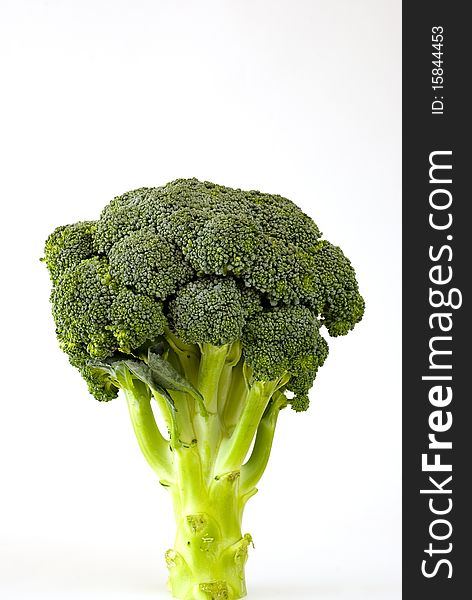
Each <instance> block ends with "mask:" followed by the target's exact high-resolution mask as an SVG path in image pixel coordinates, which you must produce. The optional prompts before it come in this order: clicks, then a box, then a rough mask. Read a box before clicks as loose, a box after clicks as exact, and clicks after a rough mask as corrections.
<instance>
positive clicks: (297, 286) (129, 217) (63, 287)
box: [43, 179, 364, 600]
mask: <svg viewBox="0 0 472 600" xmlns="http://www.w3.org/2000/svg"><path fill="white" fill-rule="evenodd" d="M321 237H322V236H321V233H320V231H319V229H318V227H317V225H316V224H315V223H314V222H313V221H312V219H311V218H310V217H309V216H307V215H306V214H304V213H303V212H302V211H301V210H300V209H299V208H298V207H297V206H296V205H295V204H294V203H293V202H292V201H290V200H288V199H287V198H283V197H281V196H277V195H272V194H265V193H261V192H257V191H243V190H240V189H231V188H228V187H224V186H221V185H216V184H214V183H210V182H207V181H204V182H201V181H198V180H197V179H178V180H176V181H173V182H170V183H168V184H167V185H165V186H162V187H159V188H140V189H137V190H133V191H130V192H127V193H126V194H123V195H122V196H118V197H116V198H114V199H113V200H112V201H111V202H110V203H109V204H108V205H107V206H106V207H105V208H104V210H103V211H102V213H101V216H100V218H99V219H98V220H97V221H83V222H79V223H76V224H74V225H66V226H63V227H58V228H57V229H55V230H54V232H53V233H52V234H51V235H50V236H49V237H48V239H47V241H46V245H45V250H44V258H43V260H44V262H45V263H46V265H47V267H48V269H49V273H50V277H51V280H52V284H53V289H52V293H51V303H52V313H53V316H54V320H55V323H56V331H57V337H58V340H59V344H60V346H61V348H62V349H63V350H64V351H65V352H66V353H67V355H68V357H69V360H70V362H71V364H72V365H73V366H74V367H76V368H77V369H78V371H79V372H80V374H81V375H82V377H83V379H84V380H85V382H86V384H87V386H88V389H89V391H90V393H91V394H92V395H93V396H94V397H95V398H96V399H97V400H99V401H104V402H106V401H109V400H112V399H114V398H116V397H117V396H118V393H119V391H120V390H121V391H122V393H123V394H124V396H125V398H126V401H127V404H128V409H129V414H130V417H131V422H132V425H133V428H134V432H135V434H136V438H137V440H138V443H139V445H140V448H141V450H142V452H143V454H144V456H145V458H146V459H147V461H148V462H149V464H150V466H151V467H152V468H153V470H154V471H155V472H156V474H157V475H158V477H159V480H160V481H161V483H162V485H163V486H164V487H165V488H166V489H167V490H169V491H170V492H171V494H172V498H173V500H174V504H175V513H176V517H177V528H178V532H177V538H176V543H175V548H174V549H173V550H169V551H168V552H167V554H166V560H167V565H168V567H169V574H170V577H169V585H170V589H171V590H172V593H173V595H174V596H176V597H178V598H194V597H199V598H200V597H203V596H202V595H205V594H206V595H208V594H210V595H212V594H213V595H212V597H213V596H214V597H215V598H216V597H217V596H218V598H220V597H221V598H223V597H224V598H227V599H230V600H231V599H236V598H241V597H242V596H244V594H245V580H244V564H245V562H246V559H247V549H248V546H249V545H250V542H251V536H250V535H249V534H246V535H242V533H241V519H242V512H243V509H244V506H245V503H246V501H247V500H248V498H249V497H250V496H251V495H253V494H254V493H255V492H256V491H257V488H256V486H257V484H258V482H259V480H260V478H261V477H262V474H263V473H264V470H265V468H266V465H267V461H268V459H269V454H270V449H271V446H272V441H273V437H274V432H275V427H276V423H277V419H278V415H279V413H280V411H281V410H282V409H283V408H284V407H286V406H288V405H290V406H291V407H292V409H293V410H295V411H296V412H302V411H305V410H307V408H308V406H309V391H310V389H311V387H312V385H313V382H314V380H315V377H316V375H317V372H318V369H319V368H320V367H321V366H323V364H324V362H325V360H326V358H327V356H328V344H327V342H326V340H325V339H324V337H323V334H325V335H326V334H329V335H331V336H339V335H345V334H347V333H348V332H349V331H350V330H351V329H352V328H353V327H354V326H355V324H356V323H357V322H359V321H360V320H361V318H362V316H363V313H364V300H363V298H362V296H361V295H360V293H359V288H358V284H357V281H356V276H355V273H354V270H353V268H352V265H351V263H350V262H349V260H348V259H347V258H346V257H345V255H344V254H343V252H342V251H341V249H340V248H338V247H337V246H333V245H332V244H330V243H329V242H328V241H326V240H324V239H321ZM151 400H152V402H155V403H156V408H155V409H154V410H157V409H158V410H159V411H160V412H161V415H162V417H163V422H164V423H165V431H163V430H161V429H160V427H159V426H158V425H157V422H156V420H155V417H154V412H153V409H152V405H151Z"/></svg>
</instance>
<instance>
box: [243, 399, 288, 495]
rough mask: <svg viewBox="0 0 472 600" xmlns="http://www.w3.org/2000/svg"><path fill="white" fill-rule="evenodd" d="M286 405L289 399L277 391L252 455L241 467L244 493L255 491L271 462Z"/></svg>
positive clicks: (258, 430) (258, 434)
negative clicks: (278, 425) (278, 421)
mask: <svg viewBox="0 0 472 600" xmlns="http://www.w3.org/2000/svg"><path fill="white" fill-rule="evenodd" d="M286 406H287V399H286V398H285V396H284V395H283V394H282V393H280V392H276V393H275V394H274V398H273V399H272V401H271V402H270V404H269V406H268V408H267V410H266V413H265V414H264V416H263V417H262V419H261V422H260V424H259V427H258V428H257V434H256V439H255V442H254V448H253V449H252V452H251V456H250V457H249V459H248V461H247V462H246V463H245V464H244V465H243V466H242V467H241V493H242V494H243V495H245V494H248V493H251V492H252V491H253V490H254V493H255V487H256V485H257V484H258V483H259V481H260V479H261V477H262V475H263V474H264V471H265V469H266V467H267V463H268V462H269V457H270V452H271V450H272V442H273V441H274V433H275V427H276V425H277V419H278V416H279V413H280V411H281V410H282V408H285V407H286Z"/></svg>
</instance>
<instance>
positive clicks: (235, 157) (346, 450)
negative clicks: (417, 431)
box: [0, 0, 401, 600]
mask: <svg viewBox="0 0 472 600" xmlns="http://www.w3.org/2000/svg"><path fill="white" fill-rule="evenodd" d="M0 51H1V56H2V65H1V67H0V68H1V82H2V92H1V98H0V102H1V105H2V107H1V112H0V118H1V134H0V136H1V140H0V144H1V149H0V152H1V156H0V170H1V188H0V189H1V194H2V209H1V210H2V212H1V214H2V218H1V223H2V226H1V236H0V237H1V239H0V242H1V257H2V278H1V282H2V283H1V299H2V316H3V318H2V320H1V333H2V342H1V352H2V357H1V365H2V384H1V417H0V493H1V496H0V597H2V598H6V599H14V600H16V599H19V598H22V599H27V598H39V599H43V598H44V599H45V598H51V599H53V598H57V599H59V598H60V599H61V600H69V599H82V598H87V599H89V600H95V599H97V600H99V599H111V598H113V599H115V598H116V599H123V598H126V599H128V600H131V599H133V600H141V599H143V600H144V599H147V598H149V599H151V598H154V599H156V600H157V599H159V598H166V597H167V595H166V594H167V592H166V591H165V583H164V582H165V578H166V572H165V566H164V561H163V553H164V551H165V549H166V548H168V547H171V546H172V542H173V523H172V512H171V505H170V499H169V498H168V497H167V496H166V493H165V491H164V490H163V489H162V488H161V487H160V486H159V485H158V484H157V482H156V481H155V479H154V477H153V474H152V472H151V470H150V469H149V468H148V466H147V465H146V463H145V461H144V459H143V458H142V457H141V455H140V453H139V450H138V447H137V444H136V442H135V440H134V438H133V434H132V431H131V426H130V423H129V422H128V416H127V412H126V408H125V405H124V403H123V400H122V399H118V400H116V401H114V402H112V403H108V404H99V403H97V402H95V401H94V400H93V399H92V398H91V397H90V396H88V395H87V392H86V389H85V385H84V384H83V383H82V381H81V379H80V377H79V375H78V374H77V372H75V371H74V370H73V369H72V368H71V367H70V366H69V365H68V362H67V358H66V357H65V355H63V354H61V352H60V351H59V349H58V348H57V344H56V341H55V339H54V326H53V322H52V318H51V316H50V308H49V303H48V295H49V287H50V285H49V280H48V276H47V273H46V270H45V268H44V266H43V265H42V264H41V263H40V262H39V261H38V259H39V257H40V256H41V254H42V246H43V242H44V239H45V238H46V236H47V235H48V234H49V233H50V231H51V230H52V229H53V228H54V227H55V226H57V225H60V224H65V223H69V222H75V221H78V220H85V219H94V218H97V217H98V215H99V212H100V210H101V209H102V207H103V206H104V205H105V203H106V202H108V201H109V200H110V199H111V198H112V197H113V196H115V195H118V194H120V193H123V192H124V191H127V190H129V189H133V188H136V187H141V186H157V185H161V184H164V183H166V182H167V181H169V180H172V179H174V178H177V177H191V176H195V177H198V178H200V179H208V180H212V181H215V182H217V183H222V184H225V185H229V186H234V187H242V188H247V189H254V188H255V189H261V190H263V191H266V192H274V193H279V194H282V195H285V196H288V197H289V198H291V199H292V200H294V201H295V202H296V203H297V204H299V205H300V206H301V207H302V208H303V209H304V210H305V211H306V212H308V213H309V214H310V215H311V216H313V217H314V219H315V221H316V222H317V223H318V225H319V226H320V228H321V229H322V231H323V232H324V233H325V235H326V237H327V238H328V239H329V240H330V241H332V242H334V243H337V244H340V245H341V246H342V247H343V249H344V250H345V252H346V254H347V255H348V256H349V257H350V258H351V260H352V262H353V264H354V265H355V267H356V270H357V273H358V279H359V282H360V286H361V291H362V292H363V293H364V295H365V297H366V299H367V312H366V316H365V319H364V321H363V322H362V323H361V324H360V325H358V327H357V328H356V329H355V331H354V332H353V333H351V334H350V335H349V336H347V337H346V338H340V339H336V340H332V342H331V354H330V357H329V359H328V360H327V363H326V365H325V366H324V368H323V369H322V371H321V372H320V374H319V377H318V380H317V382H316V384H315V386H314V388H313V390H312V394H311V397H312V406H311V408H310V410H309V412H307V413H305V414H295V413H294V412H293V411H289V410H287V411H285V412H284V413H282V415H281V420H280V427H279V429H278V432H277V434H278V435H277V440H276V443H275V448H274V451H273V455H272V458H271V463H270V466H269V468H268V471H267V473H266V475H265V476H264V478H263V480H262V482H261V485H260V492H259V494H258V495H257V496H256V497H255V498H254V499H252V500H251V501H250V503H249V506H248V509H247V513H246V518H245V527H244V530H245V531H250V532H251V533H252V535H253V537H254V540H255V544H256V548H255V550H253V551H251V553H250V559H249V562H248V566H247V575H248V582H249V593H250V598H251V599H252V600H262V599H284V600H290V599H296V598H303V599H310V600H314V599H319V600H325V599H326V600H328V599H338V600H339V599H342V600H361V599H362V600H367V599H370V598H372V599H375V600H382V599H387V598H388V599H389V600H393V599H395V600H396V599H398V598H400V595H401V594H400V492H401V487H400V486H401V480H400V375H401V373H400V316H401V315H400V243H401V231H400V166H401V165H400V93H401V89H400V2H397V1H394V0H391V1H388V0H333V1H331V2H327V1H326V0H314V1H311V2H310V1H301V0H299V1H296V0H275V1H274V0H256V1H254V0H252V1H249V0H243V1H236V0H235V1H230V0H220V1H216V0H214V1H209V0H199V1H190V0H188V1H185V0H175V1H170V0H113V1H112V0H108V1H107V0H81V1H80V2H78V1H72V0H71V1H67V0H64V1H59V0H48V1H38V0H30V1H27V0H11V1H8V0H2V2H1V8H0Z"/></svg>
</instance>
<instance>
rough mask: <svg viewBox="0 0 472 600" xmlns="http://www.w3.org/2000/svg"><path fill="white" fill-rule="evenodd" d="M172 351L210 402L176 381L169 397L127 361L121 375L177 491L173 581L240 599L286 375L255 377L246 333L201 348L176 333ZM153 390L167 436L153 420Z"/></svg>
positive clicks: (142, 429)
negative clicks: (245, 523) (252, 512)
mask: <svg viewBox="0 0 472 600" xmlns="http://www.w3.org/2000/svg"><path fill="white" fill-rule="evenodd" d="M168 356H169V358H168V360H169V359H170V360H172V361H173V363H174V367H176V368H177V367H178V363H179V364H180V365H181V367H182V370H183V371H184V373H186V374H189V375H190V376H192V378H193V379H194V381H195V383H196V386H197V388H198V391H199V392H200V394H201V395H202V397H203V399H204V404H205V409H206V410H204V411H202V410H200V409H199V406H198V405H197V404H198V403H197V402H196V401H195V398H193V397H192V395H190V394H189V393H187V392H183V391H178V390H175V389H171V390H169V394H170V395H171V396H172V399H173V401H174V405H172V404H171V403H170V402H169V398H168V397H167V398H166V397H165V396H164V395H162V394H160V393H159V392H157V391H156V390H155V389H150V387H148V385H149V384H148V383H147V382H146V383H143V382H142V381H141V380H137V379H133V377H132V375H131V374H130V373H128V372H127V371H125V372H124V374H121V375H122V376H121V379H120V382H121V385H122V386H123V388H124V390H125V395H126V399H127V402H128V407H129V411H130V415H131V420H132V423H133V428H134V431H135V434H136V437H137V439H138V443H139V446H140V448H141V450H142V452H143V454H144V456H145V458H146V460H147V461H148V462H149V464H150V465H151V467H152V468H153V469H154V471H155V472H156V473H157V474H158V476H159V478H160V479H161V483H162V484H163V485H164V486H165V487H166V488H167V489H168V491H169V492H170V494H171V496H172V500H173V505H174V514H175V519H176V525H177V535H176V539H175V545H174V548H173V549H172V550H168V551H167V553H166V561H167V566H168V568H169V588H170V590H171V591H172V594H173V595H174V596H175V597H176V598H180V599H181V600H200V599H201V600H211V599H229V600H236V599H238V598H242V597H244V596H245V595H246V584H245V575H244V567H245V563H246V560H247V550H248V546H249V545H250V543H251V541H252V538H251V536H250V535H249V534H245V535H243V534H242V531H241V522H242V516H243V511H244V507H245V505H246V502H247V500H248V499H249V498H250V497H251V496H252V495H253V494H254V493H255V492H256V491H257V490H256V487H255V486H256V484H257V483H258V481H259V480H260V478H261V477H262V474H263V473H264V470H265V468H266V466H267V462H268V460H269V454H270V451H271V447H272V441H273V437H274V431H275V427H276V423H277V417H278V414H279V412H280V410H281V409H282V408H283V407H284V406H286V404H287V401H286V398H285V396H284V395H283V393H281V392H280V391H278V390H279V389H280V388H281V387H283V386H284V385H285V383H286V381H287V377H285V376H283V377H281V378H279V379H277V380H275V381H254V380H253V378H252V371H251V370H250V369H248V368H247V367H246V366H245V364H244V360H243V359H242V358H241V346H240V344H239V343H238V344H228V345H226V346H221V347H216V346H212V345H210V344H201V345H200V348H199V354H198V355H197V354H196V352H195V351H194V348H184V347H183V346H180V347H179V346H178V345H177V342H176V340H172V350H171V351H170V353H169V355H168ZM125 375H127V376H126V377H125ZM151 385H152V384H151ZM152 397H154V398H155V399H156V401H157V404H158V407H159V408H160V410H161V411H162V413H163V416H164V420H165V422H166V425H167V427H168V429H169V433H170V440H166V439H165V438H164V436H163V435H162V434H161V432H160V431H159V428H158V427H157V425H156V422H155V419H154V415H153V412H152V409H151V404H150V401H151V398H152ZM254 438H255V439H254ZM253 440H254V447H253V449H252V452H251V454H250V457H249V458H248V460H247V462H246V463H245V464H243V463H244V461H245V459H246V456H247V454H248V452H249V449H250V447H251V444H252V442H253Z"/></svg>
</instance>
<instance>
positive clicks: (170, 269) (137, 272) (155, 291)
mask: <svg viewBox="0 0 472 600" xmlns="http://www.w3.org/2000/svg"><path fill="white" fill-rule="evenodd" d="M108 257H109V260H110V273H111V275H112V277H113V278H114V279H116V281H117V282H118V283H119V284H121V285H123V286H128V287H131V288H132V289H134V290H136V291H137V292H139V293H140V294H147V295H148V296H156V297H157V298H162V299H165V298H167V297H168V296H169V295H170V294H173V293H174V292H176V291H177V289H178V288H179V287H180V286H181V285H182V284H184V283H186V282H187V281H190V279H192V276H193V269H192V268H191V266H190V265H189V264H188V263H187V262H186V261H185V259H184V257H183V255H182V252H181V251H180V250H179V248H177V247H176V246H175V245H174V244H172V243H170V242H169V241H167V240H166V239H165V238H162V237H159V236H158V235H156V234H155V233H154V232H153V231H152V230H150V229H141V230H139V231H133V232H132V233H130V234H129V235H128V236H126V237H125V238H122V239H121V240H120V241H118V242H117V243H116V244H115V245H114V246H112V248H111V249H110V252H109V255H108Z"/></svg>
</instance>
